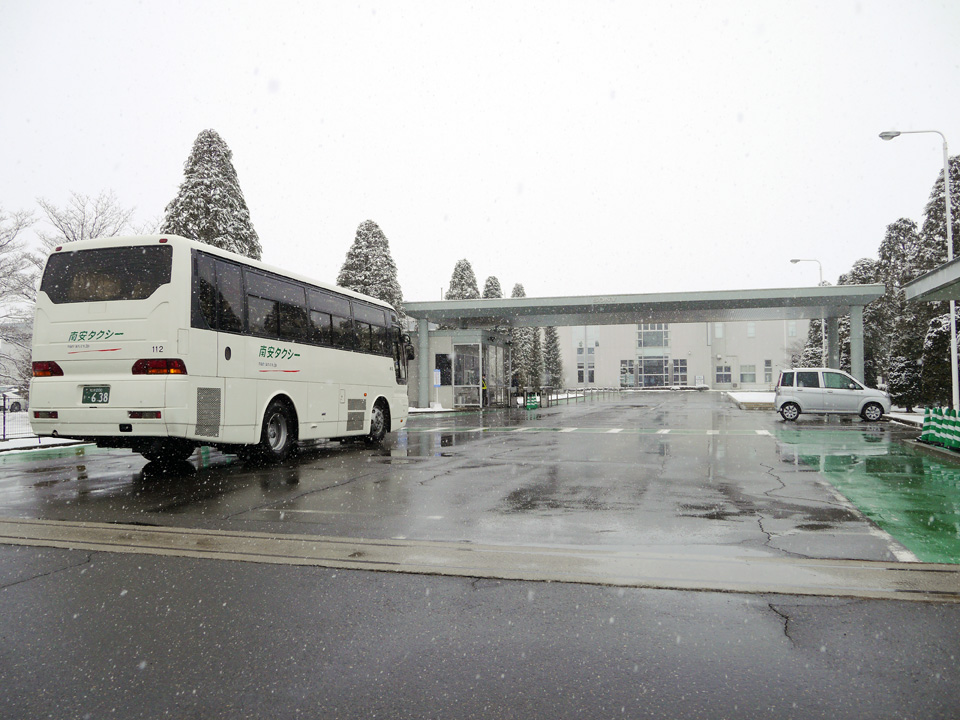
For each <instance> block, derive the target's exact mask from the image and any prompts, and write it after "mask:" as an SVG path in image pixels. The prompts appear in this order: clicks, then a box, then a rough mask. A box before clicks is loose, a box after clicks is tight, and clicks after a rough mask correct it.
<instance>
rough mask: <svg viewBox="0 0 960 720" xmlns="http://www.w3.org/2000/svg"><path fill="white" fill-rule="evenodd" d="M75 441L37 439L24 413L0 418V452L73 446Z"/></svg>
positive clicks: (7, 414)
mask: <svg viewBox="0 0 960 720" xmlns="http://www.w3.org/2000/svg"><path fill="white" fill-rule="evenodd" d="M76 443H77V441H76V440H59V439H57V438H46V437H45V438H38V437H37V436H36V435H34V434H33V430H32V429H31V428H30V416H29V414H28V413H25V412H18V413H6V414H4V415H3V416H0V452H6V451H9V450H36V449H37V448H40V447H49V446H51V445H75V444H76Z"/></svg>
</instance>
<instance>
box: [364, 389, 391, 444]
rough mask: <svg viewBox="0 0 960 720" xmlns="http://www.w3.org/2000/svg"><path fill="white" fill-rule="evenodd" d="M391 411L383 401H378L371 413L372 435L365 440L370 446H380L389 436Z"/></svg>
mask: <svg viewBox="0 0 960 720" xmlns="http://www.w3.org/2000/svg"><path fill="white" fill-rule="evenodd" d="M389 424H390V410H389V409H388V408H387V404H386V403H385V402H384V401H383V400H377V402H375V403H374V405H373V410H371V411H370V434H369V435H367V437H366V438H365V439H366V441H367V444H369V445H379V444H380V443H382V442H383V438H384V437H385V436H386V434H387V426H388V425H389Z"/></svg>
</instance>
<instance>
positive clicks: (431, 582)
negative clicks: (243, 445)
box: [0, 392, 960, 717]
mask: <svg viewBox="0 0 960 720" xmlns="http://www.w3.org/2000/svg"><path fill="white" fill-rule="evenodd" d="M916 434H917V433H916V430H914V429H911V428H907V427H904V426H898V425H896V424H893V423H887V422H880V423H866V422H863V421H861V420H859V419H854V420H837V419H835V418H834V419H829V420H825V419H824V418H821V417H814V416H809V417H808V416H803V417H801V420H800V421H799V422H796V423H785V422H783V421H782V420H781V419H780V418H779V416H777V415H775V414H774V413H773V412H771V411H756V410H754V411H745V410H741V409H739V408H738V407H737V406H736V405H735V404H733V403H732V402H730V401H729V400H728V399H726V398H724V397H723V396H722V395H720V394H715V393H670V392H663V393H640V394H637V395H634V396H630V397H626V396H625V397H623V398H620V399H608V400H606V401H595V402H590V403H581V404H574V405H559V406H557V407H551V408H546V409H542V410H530V411H527V410H517V411H505V410H502V411H490V412H483V413H480V412H476V411H472V412H458V413H443V414H417V415H415V416H414V417H413V418H412V419H411V421H410V425H409V427H408V429H407V430H406V431H404V432H402V433H399V434H396V435H392V436H390V437H389V439H388V442H387V443H386V444H385V445H384V446H383V447H381V448H369V447H367V446H365V445H363V444H362V443H348V444H342V445H341V444H339V443H322V444H320V445H318V446H316V447H313V448H310V449H305V450H304V452H302V453H301V455H300V456H299V457H298V458H296V459H294V460H291V461H289V462H287V463H285V464H283V465H280V466H274V467H265V468H264V467H260V468H257V467H246V466H244V465H242V464H240V463H238V462H237V461H236V459H235V458H234V457H233V456H229V455H223V454H221V453H218V452H215V451H208V450H202V451H199V452H198V453H196V454H195V455H194V456H193V457H192V458H191V460H190V462H188V463H183V464H181V465H178V466H175V467H173V468H163V467H159V466H156V465H153V464H147V463H145V461H144V460H143V459H142V458H140V457H139V456H137V455H133V454H131V453H128V452H123V451H115V450H113V451H106V450H98V449H96V448H92V447H90V446H78V447H71V448H59V449H56V448H54V449H43V450H39V451H33V452H28V453H4V454H2V455H0V478H2V480H0V518H2V520H0V535H2V536H3V538H4V543H5V544H4V545H3V546H0V554H2V556H3V558H4V563H3V564H2V567H3V568H4V578H3V594H2V595H0V601H2V607H0V611H2V613H3V616H4V617H5V618H7V620H6V623H7V635H8V637H17V638H20V639H24V638H29V643H28V644H27V645H23V644H22V643H21V644H14V645H11V647H13V648H16V649H14V650H11V651H10V652H9V653H8V655H7V661H6V663H4V664H3V665H0V669H2V670H0V680H2V681H4V683H5V686H6V687H15V688H17V690H16V691H15V692H13V693H12V694H10V695H9V696H8V697H7V698H6V699H5V700H4V701H2V703H0V709H3V710H4V712H3V713H2V716H3V717H14V716H18V714H19V716H26V715H29V714H39V713H38V711H42V712H49V711H50V709H51V708H63V707H65V708H69V709H72V710H75V711H76V712H77V713H81V714H82V712H83V711H88V712H90V711H91V709H92V710H93V711H94V712H92V716H97V711H100V712H101V713H102V711H104V708H106V707H107V706H108V705H109V706H111V707H120V708H122V709H125V710H126V711H127V712H126V713H125V715H126V716H130V717H134V716H136V717H139V716H143V717H147V716H152V715H153V714H158V713H147V712H146V711H143V712H141V711H142V710H143V707H141V705H140V704H139V703H141V702H143V698H144V697H146V698H147V699H148V700H149V702H150V703H152V704H149V705H147V706H144V707H149V708H150V710H151V711H154V710H161V711H165V712H172V713H174V714H176V713H180V714H181V715H182V714H183V713H184V712H194V713H198V712H199V713H202V714H209V715H210V716H224V717H228V716H230V717H235V716H245V715H244V714H243V713H241V714H240V715H237V714H236V713H230V712H227V711H224V710H223V707H225V706H223V705H222V703H224V702H228V701H229V702H243V703H246V704H245V705H244V707H245V708H248V709H249V712H247V711H245V712H246V714H249V716H251V717H253V716H255V715H256V713H258V712H259V713H261V715H260V716H276V717H295V716H297V714H298V713H301V711H302V710H303V709H304V708H309V709H311V710H312V711H315V712H321V711H323V712H324V713H326V715H325V716H330V717H350V716H356V714H357V713H361V714H372V713H373V711H376V712H378V713H380V714H382V715H388V716H396V717H436V716H440V715H444V716H453V717H476V716H479V715H483V714H490V713H491V712H494V713H499V714H500V716H503V717H520V716H531V715H530V713H534V714H536V713H543V712H548V713H552V714H553V715H554V716H556V717H575V716H581V715H582V714H584V713H590V712H594V713H596V711H597V708H599V707H601V706H602V707H603V708H606V709H607V710H610V712H609V713H600V715H605V714H622V715H624V716H628V717H647V716H657V715H661V716H662V715H670V714H673V715H674V716H677V715H682V714H694V715H695V714H698V713H699V714H703V713H708V715H709V716H715V717H725V716H726V717H734V716H736V717H761V716H766V717H770V716H773V717H793V716H795V717H862V716H863V713H864V712H865V711H866V710H867V709H869V710H871V711H872V712H873V713H874V715H875V716H890V717H892V716H896V715H897V714H898V713H901V712H902V711H903V712H902V714H904V715H906V716H910V717H943V716H947V715H949V713H950V712H951V711H952V710H953V709H956V701H955V698H956V697H957V692H956V691H957V690H958V689H960V678H958V677H957V676H956V673H955V672H954V667H955V661H954V660H952V659H951V657H952V654H955V648H956V646H957V643H958V642H960V615H958V608H960V605H958V604H957V603H956V601H957V600H958V599H960V584H958V573H957V570H958V566H956V565H954V564H953V563H955V561H956V559H957V557H956V553H955V551H954V550H953V548H954V547H955V546H954V545H952V544H951V543H953V542H955V539H956V534H955V531H953V530H951V527H952V526H951V523H954V518H953V516H952V515H951V513H956V506H957V500H956V494H955V488H956V475H955V474H954V473H955V470H954V466H953V464H952V463H950V462H949V461H940V460H938V459H936V458H931V457H927V456H926V455H922V454H919V453H917V452H916V451H915V450H913V449H912V448H911V447H910V446H909V445H907V444H906V443H905V441H908V440H909V439H911V438H912V437H915V436H916ZM951 488H953V489H951ZM921 490H922V492H921ZM920 496H924V497H927V498H928V499H927V500H923V501H922V502H921V501H920V500H919V498H920ZM929 498H934V500H930V499H929ZM930 503H933V504H932V505H931V504H930ZM937 503H939V504H937ZM923 513H926V516H925V517H924V516H923ZM903 518H908V519H911V518H912V520H913V521H914V522H903ZM931 518H932V521H931ZM924 525H925V526H926V529H925V531H924V532H919V531H918V530H917V526H924ZM917 560H922V561H924V562H917ZM931 563H933V564H931ZM691 591H695V592H691ZM111 618H113V620H111ZM116 623H119V624H116ZM267 637H270V638H271V639H270V640H267ZM91 648H101V650H95V651H91ZM854 656H855V657H856V658H857V663H856V667H857V668H859V669H858V670H857V671H856V672H853V670H852V669H851V668H848V666H847V663H848V661H849V658H851V657H854ZM558 657H563V658H565V659H564V660H561V661H559V662H553V661H552V660H556V659H557V658H558ZM424 658H428V659H429V660H430V662H431V664H430V665H429V667H427V666H425V665H424V664H423V663H424ZM291 663H292V664H291ZM111 668H114V670H111ZM118 668H119V669H118ZM248 668H249V669H248ZM58 669H59V671H60V673H61V674H60V675H59V676H57V677H60V678H65V679H62V680H60V681H59V684H57V683H55V682H54V680H53V677H54V673H55V671H56V670H58ZM731 671H733V672H734V673H735V677H733V678H731V677H730V675H729V673H730V672H731ZM111 673H113V674H111ZM252 673H254V674H252ZM677 673H680V674H682V676H683V681H682V682H680V681H678V680H676V679H673V680H671V678H672V677H674V676H675V674H677ZM115 675H116V676H119V677H121V678H122V679H123V680H122V682H120V683H119V684H114V683H111V682H107V680H105V678H108V677H113V676H115ZM335 678H339V680H335ZM92 681H95V682H97V683H99V685H98V687H99V688H100V692H101V694H100V695H98V696H97V697H96V698H93V697H92V696H91V695H90V694H89V693H88V692H87V690H88V688H89V685H90V682H92ZM243 682H246V683H248V685H247V686H246V687H249V688H253V689H254V690H252V691H249V690H246V689H244V688H245V686H244V685H243ZM436 683H440V684H441V685H442V686H443V687H445V688H447V690H446V693H445V694H443V695H439V696H438V695H436V694H435V693H433V692H432V690H431V688H433V687H434V686H435V684H436ZM147 687H149V688H150V689H149V690H146V688H147ZM640 688H642V690H641V689H640ZM31 689H32V690H33V691H34V692H33V693H32V694H31V692H30V691H31ZM41 689H42V690H43V692H40V690H41ZM164 689H167V690H169V692H164ZM194 691H196V692H198V693H199V695H193V692H194ZM276 691H279V692H280V696H281V699H280V701H279V704H274V703H272V702H271V701H270V698H271V697H272V693H273V692H276ZM138 693H139V694H138ZM143 693H146V696H144V695H143ZM731 693H732V694H731ZM854 695H856V696H857V697H856V698H855V697H854ZM865 697H866V699H864V698H865ZM654 700H655V701H654ZM854 700H856V701H854ZM651 703H652V704H651ZM621 708H624V710H623V712H622V713H620V709H621ZM797 708H799V709H800V710H802V711H799V710H797ZM708 711H709V712H708ZM54 714H55V715H56V713H54ZM705 716H706V715H705Z"/></svg>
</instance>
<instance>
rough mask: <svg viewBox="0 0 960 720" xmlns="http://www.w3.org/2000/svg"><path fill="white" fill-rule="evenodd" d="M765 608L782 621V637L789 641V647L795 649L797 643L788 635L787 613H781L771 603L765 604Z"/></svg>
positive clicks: (788, 621) (788, 617)
mask: <svg viewBox="0 0 960 720" xmlns="http://www.w3.org/2000/svg"><path fill="white" fill-rule="evenodd" d="M767 607H768V608H770V610H771V611H773V613H774V614H775V615H777V616H778V617H779V618H780V619H781V620H783V636H784V637H785V638H787V640H789V641H790V646H791V647H793V648H796V647H797V642H796V641H795V640H794V639H793V637H791V635H790V616H789V615H787V613H785V612H783V611H782V610H778V609H777V606H776V605H774V604H773V603H767Z"/></svg>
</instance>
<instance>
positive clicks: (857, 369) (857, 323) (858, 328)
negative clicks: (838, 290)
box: [850, 305, 864, 382]
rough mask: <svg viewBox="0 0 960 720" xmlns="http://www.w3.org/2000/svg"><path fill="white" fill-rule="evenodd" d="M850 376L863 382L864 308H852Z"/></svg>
mask: <svg viewBox="0 0 960 720" xmlns="http://www.w3.org/2000/svg"><path fill="white" fill-rule="evenodd" d="M850 374H851V375H853V376H854V377H855V378H856V379H857V380H859V381H860V382H863V375H864V372H863V306H862V305H851V306H850Z"/></svg>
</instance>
